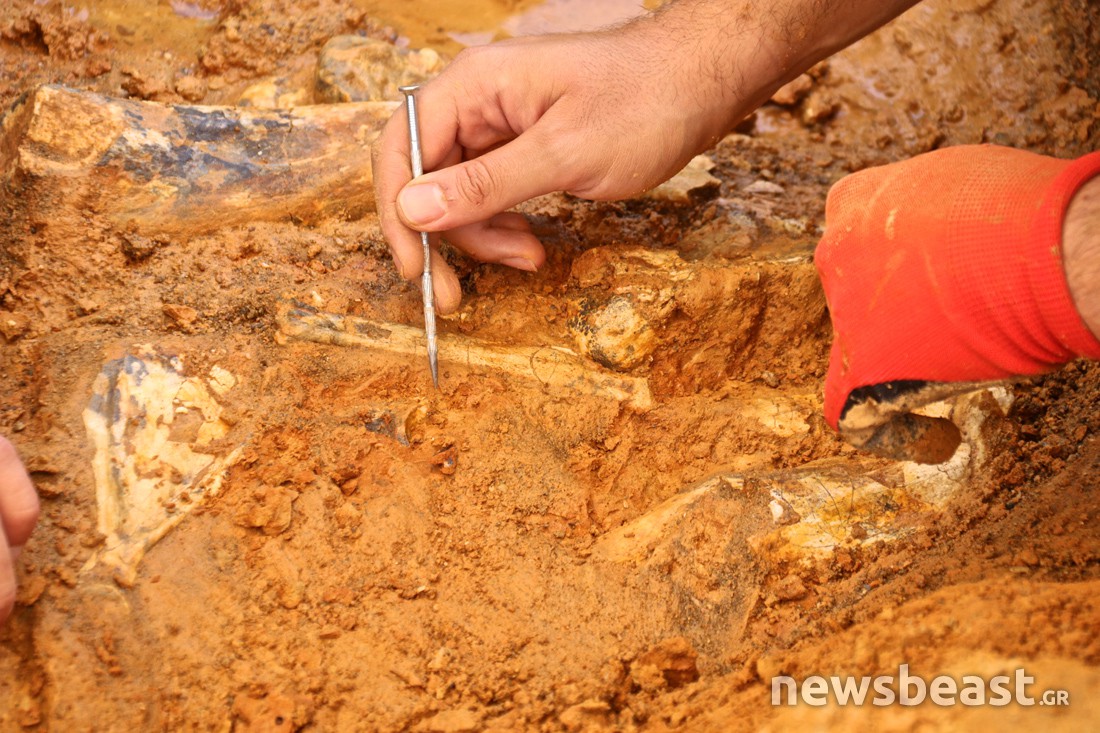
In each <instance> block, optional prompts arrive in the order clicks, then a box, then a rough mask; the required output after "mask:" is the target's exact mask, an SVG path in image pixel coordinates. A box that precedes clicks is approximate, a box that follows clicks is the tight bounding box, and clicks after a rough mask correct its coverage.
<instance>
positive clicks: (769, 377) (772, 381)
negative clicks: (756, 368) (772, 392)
mask: <svg viewBox="0 0 1100 733" xmlns="http://www.w3.org/2000/svg"><path fill="white" fill-rule="evenodd" d="M760 378H761V379H762V380H764V384H766V385H768V386H769V387H771V388H772V389H775V388H776V387H778V386H779V377H777V376H775V374H774V373H773V372H761V373H760Z"/></svg>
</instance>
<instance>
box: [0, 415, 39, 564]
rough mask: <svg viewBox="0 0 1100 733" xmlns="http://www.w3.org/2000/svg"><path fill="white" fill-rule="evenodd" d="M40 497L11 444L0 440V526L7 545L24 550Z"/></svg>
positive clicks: (4, 439) (35, 517)
mask: <svg viewBox="0 0 1100 733" xmlns="http://www.w3.org/2000/svg"><path fill="white" fill-rule="evenodd" d="M38 509H39V507H38V494H37V493H36V492H35V490H34V484H32V483H31V479H30V476H28V475H27V471H26V469H25V468H23V463H22V461H20V460H19V454H18V453H16V450H15V446H13V445H12V444H11V441H9V440H7V439H6V438H4V437H0V526H2V528H3V531H4V533H5V536H6V538H7V543H5V547H7V546H8V545H10V546H13V547H22V546H23V545H24V544H26V542H27V540H28V539H30V536H31V531H32V530H33V529H34V524H35V522H37V521H38Z"/></svg>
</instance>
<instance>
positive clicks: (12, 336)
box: [0, 311, 31, 343]
mask: <svg viewBox="0 0 1100 733" xmlns="http://www.w3.org/2000/svg"><path fill="white" fill-rule="evenodd" d="M30 324H31V322H30V319H29V318H27V317H26V316H24V315H23V314H21V313H12V312H11V311H0V334H3V335H4V339H5V340H6V341H7V342H8V343H11V342H12V341H15V340H16V339H18V338H19V337H20V336H22V335H23V334H25V333H27V331H28V330H29V329H30Z"/></svg>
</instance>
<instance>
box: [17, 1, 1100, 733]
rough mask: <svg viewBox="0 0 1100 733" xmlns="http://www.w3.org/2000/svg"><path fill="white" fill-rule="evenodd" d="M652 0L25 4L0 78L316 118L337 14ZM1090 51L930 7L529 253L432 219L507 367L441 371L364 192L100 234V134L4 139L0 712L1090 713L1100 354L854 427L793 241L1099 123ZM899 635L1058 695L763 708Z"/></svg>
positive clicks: (434, 725)
mask: <svg viewBox="0 0 1100 733" xmlns="http://www.w3.org/2000/svg"><path fill="white" fill-rule="evenodd" d="M637 5H638V4H636V3H619V2H592V3H581V2H550V3H538V2H525V1H524V0H479V2H470V3H443V2H434V1H433V0H425V1H424V2H415V3H385V2H374V1H373V0H358V1H356V2H336V0H197V2H184V0H179V1H178V2H177V1H176V0H171V1H170V2H169V1H168V0H157V1H155V2H144V1H139V0H104V1H103V2H97V1H96V0H66V1H65V2H57V1H55V0H10V1H9V2H6V3H4V6H3V8H0V104H2V105H3V108H4V109H8V108H13V107H19V105H20V100H23V102H24V103H25V102H26V100H27V99H31V98H33V96H26V97H25V96H23V95H25V94H29V93H33V90H34V89H36V88H37V87H39V86H40V85H43V84H60V85H64V86H66V87H69V88H72V89H76V90H83V91H87V92H95V93H97V94H101V95H104V96H105V97H110V98H116V99H130V100H146V101H148V102H151V103H157V104H164V105H234V106H248V107H251V108H271V107H297V106H302V105H307V104H312V103H314V102H329V101H332V99H331V97H332V88H333V87H336V88H344V87H345V86H348V85H351V86H354V84H353V83H352V81H349V79H350V76H351V75H349V74H344V73H342V72H337V73H330V72H331V69H332V68H334V67H333V66H332V63H335V62H333V61H332V58H331V54H329V55H328V56H326V52H325V51H324V50H323V49H325V48H326V44H327V43H328V42H329V41H330V40H331V39H333V38H336V37H338V36H354V37H358V38H361V39H373V40H375V41H377V42H379V43H383V44H392V45H394V46H396V47H400V48H402V49H431V50H434V51H435V52H436V53H437V54H438V55H439V58H438V59H436V58H435V57H434V56H432V55H431V54H428V56H427V57H425V56H424V55H423V54H420V55H411V56H410V55H401V56H399V60H400V59H404V60H405V61H407V62H408V63H410V64H413V63H414V62H413V61H410V60H409V59H416V61H415V63H418V64H420V66H421V67H423V68H421V71H423V72H424V73H428V74H430V73H431V71H432V69H433V68H437V67H438V64H441V63H445V61H446V60H447V59H448V58H450V57H453V55H454V54H456V53H458V52H459V51H460V50H461V48H462V47H463V46H464V45H467V44H474V43H483V42H487V41H491V40H493V39H494V38H503V37H507V36H508V35H510V34H517V33H531V32H541V31H553V30H559V29H574V28H583V27H594V26H598V25H600V24H603V23H608V22H615V21H618V20H621V19H622V18H624V17H627V16H629V15H630V14H631V13H633V12H638V11H639V10H640V8H638V7H637ZM328 48H329V49H330V50H331V48H332V47H331V46H329V47H328ZM323 57H325V58H326V59H327V60H324V61H322V60H321V59H322V58H323ZM425 58H426V60H425ZM437 62H438V63H437ZM319 65H320V66H321V68H322V71H324V70H325V69H328V70H329V71H328V72H325V73H318V67H319ZM340 68H343V67H340ZM1098 68H1100V8H1098V7H1097V6H1096V4H1095V3H1090V2H1088V1H1087V0H1075V1H1070V0H1065V1H1063V0H965V1H963V2H948V1H947V0H932V1H931V2H927V3H924V4H921V5H919V6H917V7H916V8H915V9H913V10H912V11H910V12H909V13H907V14H906V15H904V16H903V17H902V18H901V19H899V20H898V21H896V22H894V23H892V24H890V25H889V26H887V27H885V28H884V29H882V30H881V31H879V32H877V33H876V34H874V35H873V36H871V37H869V38H867V39H865V40H864V41H862V42H860V43H859V44H857V45H856V46H854V47H853V48H851V49H849V50H847V51H845V52H843V53H842V54H840V55H839V56H837V57H834V58H833V59H831V60H829V61H827V62H825V63H823V64H821V65H819V66H818V67H816V68H815V69H813V70H812V71H811V72H810V73H809V74H808V75H807V76H805V77H803V78H801V79H800V80H798V81H797V82H796V83H794V84H793V85H791V86H790V87H788V88H786V89H785V90H783V92H782V93H780V94H778V95H777V96H776V98H774V99H773V100H772V101H771V102H769V103H768V104H767V105H765V106H764V107H763V108H761V110H760V111H759V112H758V113H757V114H756V115H755V116H754V117H752V118H751V119H749V120H746V121H745V122H744V123H742V124H741V125H740V126H739V127H738V129H737V131H736V132H734V133H732V134H730V135H729V136H728V137H727V138H725V139H724V140H722V141H721V142H720V143H719V144H718V145H717V146H716V147H715V148H714V149H713V150H711V151H708V152H707V153H706V159H697V161H696V162H695V165H694V172H693V173H692V174H691V175H684V176H681V177H678V179H677V181H678V182H677V183H675V184H674V185H673V186H671V187H669V188H665V189H661V190H658V191H655V192H653V193H651V194H649V195H646V196H643V197H640V198H638V199H636V200H632V201H626V202H622V203H616V204H593V203H590V202H585V201H580V200H577V199H573V198H570V197H567V196H548V197H544V198H542V199H539V200H536V201H534V202H531V203H530V204H528V205H526V206H525V207H524V211H525V213H527V214H528V216H529V218H530V219H531V221H532V223H533V225H534V228H535V230H536V232H537V233H538V234H539V236H540V237H541V238H542V239H543V240H544V241H545V242H546V244H547V248H548V251H549V258H548V261H547V265H546V267H545V268H544V269H543V270H542V271H540V272H539V273H537V274H527V273H520V272H517V271H512V270H508V269H506V268H501V267H497V266H492V265H481V264H478V263H475V262H471V261H468V260H465V259H463V258H462V257H461V256H460V255H458V254H456V253H455V252H453V251H452V252H448V254H447V256H448V257H449V258H450V259H451V261H452V262H453V263H454V264H455V266H456V268H457V269H458V271H459V273H460V276H461V280H462V284H463V288H464V291H465V299H464V302H463V307H462V309H461V310H460V311H459V313H457V314H455V315H454V316H449V317H447V318H445V319H442V320H441V321H440V330H441V333H442V334H443V338H444V342H445V343H450V344H452V348H453V351H452V354H453V353H457V351H458V350H462V352H463V353H468V354H477V355H479V357H478V358H474V357H472V356H471V357H469V358H463V359H455V358H451V359H449V360H444V362H443V364H442V368H441V380H440V381H441V384H440V389H439V390H438V391H436V390H435V389H434V388H433V387H432V383H431V379H430V376H429V374H428V370H427V366H426V360H425V358H424V356H423V353H422V352H415V353H407V350H405V351H402V350H401V349H400V348H398V347H397V346H395V345H394V344H393V343H392V342H394V340H395V339H397V337H398V335H400V334H402V333H405V332H404V331H402V330H401V329H400V328H399V327H400V326H401V325H404V326H409V327H413V328H414V329H415V328H419V327H420V324H421V320H420V319H421V314H420V299H419V292H418V290H417V289H416V288H415V286H413V285H410V284H408V283H405V282H403V281H401V280H400V279H399V278H398V277H397V276H396V274H395V272H394V269H393V267H392V264H391V262H390V260H389V258H388V255H387V251H386V246H385V243H384V241H383V240H382V238H381V234H380V231H379V228H378V224H377V219H376V217H375V216H374V214H373V213H372V212H370V211H369V210H368V211H363V210H361V209H362V207H358V208H356V207H350V206H349V207H347V208H346V209H343V210H342V209H341V208H340V207H339V206H334V207H326V208H325V209H324V213H323V215H319V216H316V217H301V216H292V217H288V218H287V220H285V221H278V220H270V219H273V218H274V219H278V217H267V218H266V219H265V220H263V221H259V220H258V221H254V222H247V221H246V222H244V223H240V222H236V223H233V224H231V225H227V226H222V227H217V228H214V229H211V227H210V226H207V225H206V224H207V222H204V221H197V220H196V221H195V225H194V228H193V229H189V226H188V223H187V222H186V221H185V222H184V223H183V225H182V226H177V227H176V228H175V229H174V231H173V232H172V233H171V235H170V236H167V235H166V236H160V237H154V238H150V237H148V236H144V235H143V234H142V233H141V232H137V231H127V230H126V228H125V227H121V226H119V225H118V224H117V222H116V221H114V220H108V219H106V218H104V217H102V216H99V214H98V213H97V211H96V210H95V208H94V207H89V208H88V209H87V211H86V212H84V213H83V214H82V217H83V218H79V219H78V220H77V221H76V223H75V224H74V222H73V219H72V216H71V213H72V212H71V203H72V202H71V200H70V199H67V198H66V194H65V193H64V191H65V190H68V189H67V188H66V187H67V186H69V185H70V183H69V182H68V181H70V180H72V179H74V177H79V176H81V175H84V174H86V172H87V171H86V169H84V170H82V169H81V167H80V165H76V164H73V167H72V168H71V169H68V168H64V167H62V169H63V170H62V173H61V174H58V175H54V176H53V177H52V178H51V179H50V183H49V185H48V186H47V188H46V189H45V190H44V189H43V187H42V185H41V184H39V185H38V187H37V188H34V189H33V197H32V195H31V194H28V193H26V192H25V190H24V189H22V188H21V187H20V185H19V184H20V181H19V180H17V177H14V176H12V175H9V173H10V171H9V170H8V169H6V170H4V171H0V173H2V174H3V175H4V176H5V178H4V179H3V186H4V187H3V189H0V204H2V205H0V216H2V217H3V221H2V222H0V343H2V345H0V395H2V398H0V433H2V434H4V435H6V436H8V437H10V438H11V440H12V441H13V442H14V443H15V444H16V446H17V448H18V449H19V451H20V453H21V454H22V456H23V458H24V460H25V461H26V463H27V465H28V467H29V469H30V470H31V471H32V472H33V477H34V479H35V483H36V485H37V487H38V489H39V492H40V494H41V497H42V505H43V511H42V518H41V521H40V524H39V527H38V530H37V532H36V534H35V536H34V538H33V539H32V541H31V542H30V544H29V545H28V546H27V549H26V552H25V553H24V554H23V557H22V560H21V568H20V584H21V585H20V595H19V602H18V605H17V607H16V609H15V612H14V614H13V616H12V618H11V619H10V620H9V621H8V622H7V624H6V625H5V626H3V627H2V628H0V729H2V730H20V729H30V730H35V729H42V730H47V729H49V730H64V731H81V730H88V731H92V730H95V731H106V730H119V731H130V730H161V729H166V730H190V729H195V730H242V731H244V730H273V731H289V730H299V729H301V730H364V731H374V730H379V731H403V730H412V731H440V732H451V733H455V732H459V731H477V730H497V731H511V730H543V731H558V730H570V731H580V730H652V731H658V730H667V729H682V730H715V731H728V730H764V729H768V730H788V729H791V728H794V727H795V726H800V727H806V726H812V727H815V728H819V729H824V730H838V731H841V730H843V731H848V730H915V729H923V730H926V729H939V728H943V729H967V730H985V729H1020V730H1032V729H1036V728H1039V727H1040V726H1042V727H1045V728H1047V729H1050V730H1085V729H1088V728H1090V727H1095V726H1096V725H1097V724H1098V721H1100V703H1098V702H1097V695H1096V693H1097V691H1098V690H1100V666H1098V665H1100V498H1098V497H1097V494H1096V491H1095V489H1094V483H1095V480H1096V477H1097V475H1098V474H1100V432H1098V431H1100V369H1098V368H1097V367H1095V366H1093V365H1089V364H1085V363H1075V364H1071V365H1069V366H1068V367H1066V368H1065V369H1063V370H1062V371H1060V372H1058V373H1055V374H1052V375H1048V376H1046V377H1044V378H1041V379H1036V380H1030V381H1024V382H1021V383H1018V384H1014V385H1006V386H1005V387H1004V388H1002V389H998V390H994V391H993V392H987V393H981V394H975V395H970V396H968V397H966V398H963V399H961V400H959V401H958V402H956V403H955V404H953V405H946V406H941V408H940V409H942V410H944V411H950V414H951V415H952V417H953V418H954V419H956V421H957V422H958V423H959V424H960V426H962V427H963V430H964V434H965V436H966V442H965V443H964V445H963V446H962V447H961V448H960V451H959V453H958V454H957V455H956V457H955V458H954V459H952V461H951V462H950V463H948V464H945V465H944V466H939V467H919V466H916V465H914V464H908V463H896V462H887V461H883V460H879V459H873V458H870V457H868V456H864V455H861V454H860V453H858V452H857V451H854V450H853V449H851V448H850V447H848V446H846V445H845V444H844V443H843V442H842V441H840V440H839V439H837V438H836V437H835V436H834V435H833V434H832V433H831V431H830V430H829V429H828V427H827V426H826V425H825V424H824V421H823V419H822V418H821V415H820V411H821V402H820V391H821V383H822V379H823V377H824V373H825V365H826V358H827V353H828V346H829V338H830V332H829V320H828V312H827V309H826V307H825V302H824V298H823V296H822V294H821V291H820V286H819V285H818V283H817V279H816V276H815V274H814V271H813V266H812V263H811V259H810V258H811V256H812V252H813V247H814V245H815V243H816V241H817V239H818V237H819V236H820V234H821V231H822V227H823V224H824V221H823V220H824V201H825V195H826V192H827V191H828V189H829V187H830V185H831V184H833V183H834V182H835V181H837V180H838V179H839V178H841V177H842V176H844V175H846V174H847V173H849V172H852V171H855V170H859V169H862V168H864V167H867V166H870V165H876V164H881V163H886V162H890V161H894V160H899V159H902V158H905V157H907V156H911V155H914V154H918V153H921V152H924V151H928V150H931V149H934V148H936V147H941V146H946V145H955V144H964V143H979V142H994V143H999V144H1005V145H1013V146H1016V147H1021V148H1025V149H1029V150H1033V151H1036V152H1041V153H1045V154H1051V155H1058V156H1062V157H1072V156H1076V155H1080V154H1083V153H1085V152H1087V151H1090V150H1093V149H1096V148H1097V147H1100V74H1097V73H1096V69H1098ZM326 89H327V90H328V91H327V92H326V91H325V90H326ZM354 91H355V90H354V89H352V92H349V95H350V98H357V97H355V93H354ZM326 94H327V95H328V96H327V97H326V96H325V95H326ZM87 99H97V100H99V99H100V98H99V97H95V98H91V97H88V98H87ZM101 103H102V104H106V103H107V102H106V100H100V102H95V103H94V104H93V105H92V106H93V107H94V105H95V104H101ZM24 106H25V105H24ZM82 109H83V108H82ZM181 114H182V113H181ZM14 117H15V115H14V113H13V114H11V115H9V118H8V120H7V122H8V124H5V125H4V126H3V129H2V130H0V135H2V140H0V160H3V161H4V165H5V166H9V168H10V166H14V165H16V163H14V162H13V160H14V159H15V158H17V157H18V151H19V150H23V149H24V147H22V146H24V144H25V142H26V141H25V140H21V139H20V135H22V134H24V133H23V132H22V131H21V130H20V129H18V125H16V124H15V123H14V122H11V120H12V119H13V118H14ZM74 122H75V120H74ZM63 126H64V125H62V127H63ZM38 142H41V141H38ZM185 142H186V141H185ZM197 142H201V141H197ZM36 144H37V142H36ZM334 144H337V145H339V144H346V145H347V146H349V150H350V149H351V148H354V147H355V146H359V148H362V146H363V145H365V144H369V140H368V141H366V142H364V141H363V140H350V139H349V140H347V141H346V143H343V142H341V141H340V140H339V139H337V140H336V141H335V143H334ZM13 151H16V152H13ZM349 155H350V153H349ZM639 155H645V151H639ZM66 170H68V171H69V173H65V172H64V171H66ZM66 176H68V178H66ZM20 180H22V179H20ZM301 185H302V186H303V187H306V188H305V190H306V191H308V186H309V185H310V180H308V179H306V180H303V181H302V182H301ZM364 185H369V179H368V180H367V181H366V182H365V184H364ZM52 187H56V188H57V192H56V195H53V194H54V193H55V192H54V189H53V188H52ZM27 190H30V189H27ZM318 195H319V196H320V195H322V193H321V192H319V194H318ZM30 198H33V199H34V200H33V201H31V200H29V199H30ZM32 204H33V210H31V209H29V208H28V207H31V205H32ZM53 206H56V207H65V206H70V209H68V210H67V211H68V214H66V215H65V216H67V217H68V218H65V216H62V215H61V214H58V215H56V216H55V215H53V210H52V209H51V207H53ZM217 207H218V204H215V205H214V206H213V209H217ZM28 211H30V213H28ZM213 213H216V212H215V211H213V210H212V214H213ZM197 218H202V217H197ZM214 218H216V217H214ZM326 314H327V315H326ZM309 319H313V320H312V321H310V322H311V323H313V326H312V329H313V330H312V331H311V330H309V329H308V328H305V327H302V323H304V322H305V321H308V320H309ZM354 319H363V320H362V321H356V320H354ZM318 323H320V325H318ZM296 324H297V325H296ZM326 324H327V325H326ZM326 329H327V331H326ZM337 332H340V333H344V334H346V333H351V332H354V333H356V334H360V335H363V334H365V336H364V337H363V338H362V339H361V340H364V341H366V340H370V339H372V338H373V340H374V344H375V345H374V346H369V345H367V346H362V345H355V344H354V343H350V341H354V339H348V338H337V337H336V336H335V335H334V334H335V333H337ZM409 333H413V331H410V332H409ZM303 334H305V335H307V336H309V335H310V334H312V336H310V337H309V338H302V335H303ZM326 334H327V335H326ZM368 337H369V338H368ZM410 338H411V337H410ZM325 341H327V342H328V343H325ZM547 354H552V355H554V358H555V359H558V361H554V362H551V361H548V360H547V359H549V357H547V356H546V355H547ZM547 365H549V366H547ZM555 370H559V371H555ZM551 372H553V374H551ZM559 374H565V376H564V377H561V376H558V375H559ZM901 665H908V671H909V673H910V674H913V675H919V676H921V677H922V678H924V679H926V680H931V679H932V678H933V677H935V676H937V675H950V676H952V677H954V678H955V679H960V680H961V679H962V677H963V676H964V675H978V676H982V677H983V678H986V679H989V678H992V677H994V676H996V675H1001V674H1008V675H1012V674H1014V672H1015V670H1017V669H1024V670H1026V673H1027V674H1028V675H1030V676H1031V677H1033V678H1034V683H1033V684H1032V685H1031V687H1030V688H1029V690H1028V692H1029V694H1030V695H1031V696H1033V697H1034V698H1035V699H1036V700H1038V699H1039V698H1040V697H1041V695H1042V692H1043V691H1044V690H1047V689H1051V690H1065V691H1067V693H1068V697H1063V698H1059V699H1061V700H1063V701H1065V700H1068V705H1047V706H1044V705H1039V704H1036V705H1034V706H1028V705H1021V704H1019V702H1015V703H1013V704H1010V705H1007V706H991V705H986V706H973V707H972V706H962V705H956V706H953V707H943V706H938V705H935V704H932V703H931V702H929V701H925V702H924V703H923V704H921V705H914V706H902V705H897V704H895V705H891V706H885V707H877V706H872V705H870V704H867V705H864V706H843V705H839V704H836V702H835V700H834V701H833V702H831V703H830V704H829V705H826V706H824V707H814V706H809V705H805V704H799V705H794V706H789V705H779V706H775V705H772V704H771V679H772V678H773V677H775V676H777V675H787V676H790V677H792V678H794V679H795V680H803V679H805V678H806V677H808V676H811V675H825V676H831V675H855V676H857V677H863V676H875V675H883V674H888V675H897V674H898V670H899V667H900V666H901Z"/></svg>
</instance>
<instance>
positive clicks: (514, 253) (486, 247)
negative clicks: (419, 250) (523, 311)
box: [447, 212, 546, 272]
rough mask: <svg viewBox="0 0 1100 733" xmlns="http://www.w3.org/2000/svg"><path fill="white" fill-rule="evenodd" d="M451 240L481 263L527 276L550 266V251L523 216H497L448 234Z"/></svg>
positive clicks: (512, 214)
mask: <svg viewBox="0 0 1100 733" xmlns="http://www.w3.org/2000/svg"><path fill="white" fill-rule="evenodd" d="M447 240H448V241H450V242H451V244H453V245H455V246H456V247H458V248H459V249H461V250H462V251H463V252H465V253H466V254H468V255H470V256H471V257H473V258H474V259H477V260H479V261H481V262H495V263H497V264H500V265H507V266H508V267H514V268H516V269H517V270H524V271H526V272H537V271H538V269H539V268H540V267H542V266H543V264H545V262H546V250H545V249H543V246H542V243H541V242H539V240H538V238H537V237H535V235H534V234H532V233H531V225H530V224H528V223H527V219H526V218H525V217H524V216H523V215H522V214H515V213H508V212H505V213H503V214H497V215H496V216H494V217H493V218H492V219H490V220H488V221H479V222H475V223H473V224H468V225H466V226H464V227H458V228H457V229H452V230H451V231H449V232H447Z"/></svg>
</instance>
